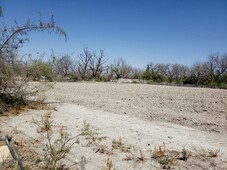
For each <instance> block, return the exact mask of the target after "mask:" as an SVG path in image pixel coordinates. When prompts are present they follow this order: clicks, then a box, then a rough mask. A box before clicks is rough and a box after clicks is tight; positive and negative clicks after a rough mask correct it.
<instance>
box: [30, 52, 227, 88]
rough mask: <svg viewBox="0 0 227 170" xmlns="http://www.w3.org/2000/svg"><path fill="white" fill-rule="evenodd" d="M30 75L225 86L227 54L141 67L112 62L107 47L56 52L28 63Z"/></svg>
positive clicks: (59, 78) (80, 79) (122, 60)
mask: <svg viewBox="0 0 227 170" xmlns="http://www.w3.org/2000/svg"><path fill="white" fill-rule="evenodd" d="M26 76H27V77H31V78H33V80H39V79H41V78H43V77H45V78H46V79H48V80H50V81H54V80H60V81H61V80H62V81H64V80H69V81H82V80H86V81H89V80H93V81H110V80H114V79H119V78H128V79H139V80H141V81H143V82H148V83H162V82H167V83H172V84H194V85H197V86H199V85H208V86H225V84H227V54H226V53H224V54H221V55H220V54H219V53H216V54H210V55H209V56H208V57H207V60H206V61H204V62H196V63H194V64H193V65H192V66H191V67H189V66H185V65H182V64H177V63H175V64H163V63H152V62H150V63H148V64H147V65H146V67H145V68H144V69H137V68H135V67H133V66H131V65H129V64H127V62H126V60H125V59H123V58H117V59H115V60H114V61H113V62H108V58H107V57H106V55H105V52H104V51H103V50H100V51H99V52H98V53H96V52H94V51H90V50H89V49H88V48H84V49H83V52H82V53H80V54H78V55H77V56H76V57H74V59H73V57H72V56H71V55H69V54H61V55H57V54H56V53H55V52H54V51H52V53H51V55H50V57H49V60H48V61H44V60H42V59H40V58H39V59H34V60H31V62H30V63H27V64H26Z"/></svg>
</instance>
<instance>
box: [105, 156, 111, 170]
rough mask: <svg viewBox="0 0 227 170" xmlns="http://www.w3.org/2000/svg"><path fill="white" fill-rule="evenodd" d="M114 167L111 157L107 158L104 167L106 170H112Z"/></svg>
mask: <svg viewBox="0 0 227 170" xmlns="http://www.w3.org/2000/svg"><path fill="white" fill-rule="evenodd" d="M112 167H113V163H112V161H111V160H110V157H108V158H107V160H106V162H105V165H104V170H111V169H112Z"/></svg>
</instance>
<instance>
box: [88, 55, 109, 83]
mask: <svg viewBox="0 0 227 170" xmlns="http://www.w3.org/2000/svg"><path fill="white" fill-rule="evenodd" d="M106 62H107V59H106V58H105V55H104V51H103V50H100V55H99V56H97V55H96V53H95V52H94V53H93V55H92V57H91V59H90V61H89V68H90V72H91V78H92V79H93V80H94V79H96V78H98V77H100V76H101V74H102V73H103V71H104V70H105V69H107V66H106V65H105V63H106Z"/></svg>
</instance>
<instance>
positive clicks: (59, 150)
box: [33, 113, 82, 170]
mask: <svg viewBox="0 0 227 170" xmlns="http://www.w3.org/2000/svg"><path fill="white" fill-rule="evenodd" d="M33 123H34V124H36V125H37V127H38V128H37V132H38V133H39V134H41V136H43V137H44V138H45V139H46V140H47V143H46V144H45V146H44V148H43V151H44V155H43V156H42V157H41V158H40V160H41V162H42V163H43V165H41V166H42V168H45V169H49V170H56V169H64V168H65V165H64V164H63V161H64V160H65V159H66V158H67V156H68V155H69V152H70V150H71V149H72V147H73V145H74V144H76V143H78V142H79V138H78V137H79V136H80V135H82V133H81V134H78V135H77V136H75V137H71V135H70V134H69V133H67V132H66V130H65V129H64V128H63V127H61V128H60V129H59V133H58V135H57V137H56V136H53V119H52V116H51V113H47V114H45V115H43V116H41V120H33ZM54 138H55V139H54Z"/></svg>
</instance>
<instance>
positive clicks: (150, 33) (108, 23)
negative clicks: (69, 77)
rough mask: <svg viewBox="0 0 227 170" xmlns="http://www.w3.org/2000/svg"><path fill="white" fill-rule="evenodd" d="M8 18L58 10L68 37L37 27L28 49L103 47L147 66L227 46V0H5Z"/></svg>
mask: <svg viewBox="0 0 227 170" xmlns="http://www.w3.org/2000/svg"><path fill="white" fill-rule="evenodd" d="M0 5H1V6H2V7H3V8H4V18H3V19H2V20H4V22H5V23H6V24H7V25H10V24H12V21H13V20H14V19H16V20H17V21H18V22H19V23H23V22H24V21H25V20H26V19H28V18H30V19H34V20H37V19H38V18H39V13H41V14H42V18H43V20H46V21H47V20H48V18H49V17H50V15H51V14H52V13H53V14H55V20H56V23H57V25H59V26H60V27H62V28H63V29H64V30H65V31H66V32H67V35H68V41H67V42H65V41H64V39H63V38H59V37H58V36H51V35H48V34H47V33H31V34H30V36H29V38H30V42H28V43H26V44H25V45H24V47H23V48H22V49H21V50H22V51H23V53H29V52H31V53H36V52H37V51H39V52H47V53H50V51H51V50H50V49H51V48H53V49H54V50H55V51H56V52H61V53H69V54H73V55H74V56H76V55H77V54H78V53H80V52H81V51H82V49H83V47H86V46H88V48H89V49H90V50H92V51H93V50H94V51H98V50H99V49H103V50H105V52H106V55H107V57H108V58H109V59H110V61H111V60H113V59H114V58H118V57H122V58H124V59H125V60H126V61H127V63H129V64H131V65H134V66H136V67H141V68H143V67H144V66H145V65H146V63H148V62H154V63H158V62H162V63H181V64H186V65H190V64H192V63H193V62H195V61H203V60H205V59H206V58H207V56H208V55H209V54H210V53H216V52H220V53H224V52H227V0H58V1H57V0H55V1H54V0H36V1H35V0H0Z"/></svg>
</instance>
